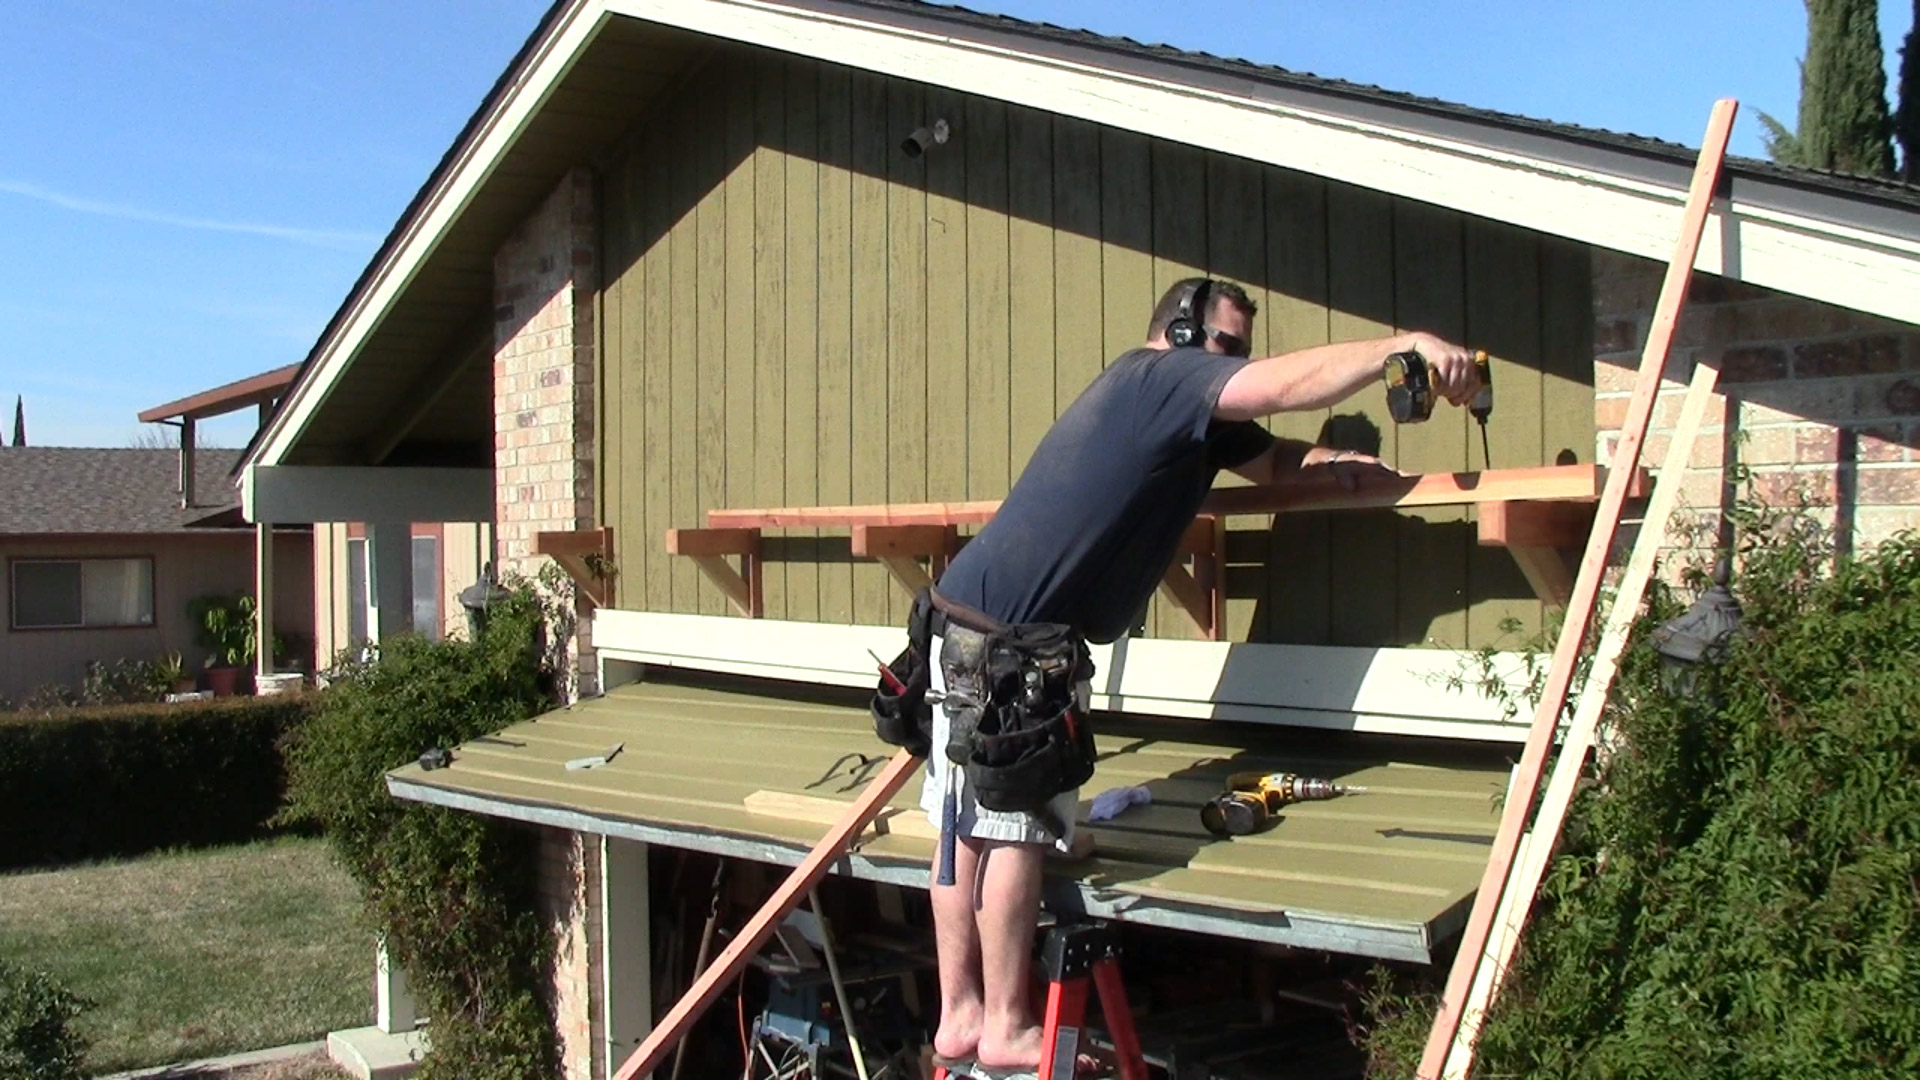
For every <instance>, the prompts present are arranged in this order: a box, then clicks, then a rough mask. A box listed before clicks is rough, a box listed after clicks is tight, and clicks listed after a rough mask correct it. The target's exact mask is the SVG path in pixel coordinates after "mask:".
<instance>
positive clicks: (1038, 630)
mask: <svg viewBox="0 0 1920 1080" xmlns="http://www.w3.org/2000/svg"><path fill="white" fill-rule="evenodd" d="M934 637H940V638H942V639H943V641H944V642H945V646H944V648H943V653H945V655H944V656H943V657H942V658H941V660H942V663H943V665H944V673H945V674H946V676H947V679H946V682H947V698H946V701H945V702H944V707H945V708H946V709H947V714H948V716H949V718H950V721H951V722H950V724H949V728H950V735H949V738H948V742H947V746H946V747H945V748H944V751H945V753H946V755H947V759H948V760H949V761H951V762H953V763H954V764H955V765H956V766H959V767H960V768H962V769H964V770H965V772H966V776H967V782H968V784H969V785H971V786H972V788H973V791H974V795H975V798H977V799H978V800H979V802H980V805H981V806H983V807H985V808H987V809H989V810H997V811H1020V812H1025V813H1036V812H1039V811H1040V810H1041V809H1043V808H1044V807H1045V806H1046V804H1047V802H1048V801H1049V800H1050V799H1052V798H1053V797H1054V796H1055V795H1058V794H1060V793H1061V792H1063V791H1069V790H1072V789H1073V788H1076V787H1079V786H1080V785H1081V784H1083V783H1085V782H1086V781H1087V780H1088V779H1089V778H1091V777H1092V776H1093V766H1094V745H1093V726H1092V724H1091V722H1090V721H1089V718H1088V716H1087V715H1086V710H1085V709H1084V708H1083V707H1082V703H1081V701H1080V699H1079V688H1080V686H1081V685H1083V684H1085V683H1086V682H1087V681H1089V680H1090V679H1092V677H1093V658H1092V656H1091V655H1090V654H1089V653H1088V651H1087V642H1086V639H1085V638H1084V637H1082V636H1081V635H1080V634H1079V633H1078V632H1076V631H1075V630H1074V629H1073V628H1072V627H1070V626H1066V625H1063V624H1059V623H1021V624H1018V625H1008V624H1005V623H1001V622H999V621H997V620H994V619H991V618H988V617H986V616H985V615H983V614H981V613H980V612H978V611H975V610H973V609H971V608H969V607H966V606H965V605H962V604H957V603H954V602H952V601H950V600H948V599H946V598H945V597H943V596H940V595H939V594H938V593H937V592H935V591H933V590H930V589H923V590H921V592H920V594H919V595H918V596H916V597H915V598H914V604H913V610H912V614H911V615H910V617H909V619H908V624H907V638H908V644H907V648H906V650H905V651H904V652H902V653H901V657H900V659H898V660H896V661H895V662H894V663H893V664H890V665H888V666H889V667H890V668H892V670H893V672H894V674H895V676H896V677H898V678H899V679H900V681H901V682H902V683H903V684H905V686H906V688H907V691H906V693H904V694H902V693H899V692H897V691H895V690H892V689H890V688H889V687H888V686H887V685H886V684H885V682H884V681H883V682H882V685H881V686H880V687H879V688H878V690H877V692H876V693H875V695H874V699H873V706H872V708H873V715H874V726H875V731H876V732H877V733H878V734H879V736H880V738H881V739H882V740H884V741H886V742H888V743H891V744H892V745H895V746H904V747H906V748H907V749H908V750H910V751H912V752H913V753H914V754H916V755H917V756H921V757H924V756H926V754H927V753H928V752H930V751H931V749H932V747H931V745H930V744H931V723H932V718H933V714H932V710H931V709H930V708H929V707H928V706H927V705H926V692H927V687H928V685H929V681H930V679H931V672H930V669H929V668H928V666H927V665H928V657H929V651H930V649H931V646H932V639H933V638H934ZM916 678H917V679H918V680H919V681H918V682H916V681H915V679H916Z"/></svg>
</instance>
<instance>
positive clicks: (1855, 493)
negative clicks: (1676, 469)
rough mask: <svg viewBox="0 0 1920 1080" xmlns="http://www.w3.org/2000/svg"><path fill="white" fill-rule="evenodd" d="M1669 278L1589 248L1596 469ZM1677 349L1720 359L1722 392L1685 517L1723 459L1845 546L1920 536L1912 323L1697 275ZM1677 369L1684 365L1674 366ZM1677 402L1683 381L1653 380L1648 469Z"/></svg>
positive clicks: (1711, 496)
mask: <svg viewBox="0 0 1920 1080" xmlns="http://www.w3.org/2000/svg"><path fill="white" fill-rule="evenodd" d="M1665 272H1666V267H1665V265H1664V264H1661V263H1656V262H1653V261H1652V260H1648V259H1641V258H1636V257H1633V256H1628V255H1621V254H1618V253H1614V252H1602V251H1596V252H1595V254H1594V265H1593V293H1594V322H1595V325H1594V348H1595V352H1596V353H1597V354H1598V355H1597V357H1596V360H1595V367H1594V410H1595V420H1596V427H1597V428H1598V429H1599V435H1598V438H1599V446H1598V447H1597V448H1596V452H1597V460H1599V461H1601V462H1602V463H1605V462H1607V461H1608V459H1609V457H1610V456H1611V453H1612V450H1613V448H1614V444H1615V443H1616V442H1617V441H1618V439H1619V434H1618V432H1619V429H1620V425H1621V422H1622V421H1623V420H1624V419H1625V417H1626V411H1627V401H1628V398H1629V397H1631V391H1632V389H1633V380H1634V375H1635V369H1636V368H1637V367H1638V365H1639V363H1640V350H1641V349H1642V348H1643V347H1644V345H1645V343H1646V338H1647V332H1648V329H1649V326H1650V324H1651V322H1652V318H1653V309H1654V305H1655V303H1656V302H1657V300H1658V298H1659V295H1660V284H1661V280H1662V278H1663V276H1664V275H1665ZM1674 353H1675V356H1676V358H1678V357H1679V356H1681V355H1682V354H1685V355H1686V356H1688V357H1690V358H1695V359H1698V358H1703V357H1706V358H1712V357H1717V358H1718V359H1719V362H1720V386H1719V389H1720V393H1719V394H1717V395H1716V396H1715V399H1714V401H1713V403H1712V404H1711V405H1710V406H1709V408H1708V410H1707V417H1706V427H1705V428H1704V429H1703V430H1702V432H1701V435H1700V437H1699V438H1698V439H1697V440H1695V442H1694V445H1693V449H1692V452H1691V455H1690V466H1691V467H1690V470H1689V473H1688V476H1687V483H1686V487H1685V488H1684V489H1683V491H1684V496H1685V497H1684V499H1683V503H1682V507H1683V512H1686V511H1688V510H1691V511H1692V512H1693V513H1692V520H1694V521H1699V520H1702V519H1705V518H1708V517H1710V516H1711V515H1712V514H1713V512H1714V511H1716V510H1717V509H1718V508H1719V507H1720V506H1721V505H1722V504H1723V501H1724V499H1725V488H1726V485H1725V483H1724V482H1723V478H1724V468H1723V467H1724V465H1725V464H1726V463H1727V462H1730V461H1731V462H1739V463H1741V464H1744V465H1746V466H1748V467H1749V468H1750V469H1751V470H1752V472H1753V477H1754V491H1755V492H1756V493H1757V494H1759V495H1760V496H1761V497H1762V498H1765V499H1767V500H1768V501H1771V502H1776V503H1790V502H1791V501H1793V500H1795V499H1798V498H1802V497H1804V498H1806V499H1807V500H1808V501H1809V502H1811V503H1813V504H1816V505H1817V506H1819V507H1820V508H1821V509H1820V511H1819V514H1820V516H1822V518H1823V519H1824V520H1826V521H1827V522H1828V523H1829V524H1831V525H1832V526H1833V527H1834V529H1835V539H1836V541H1837V542H1838V543H1839V544H1840V545H1841V547H1842V549H1843V550H1849V549H1850V550H1854V551H1860V550H1864V549H1866V548H1868V547H1871V546H1872V545H1873V544H1875V543H1877V542H1879V541H1880V540H1883V539H1885V538H1886V537H1887V536H1889V535H1891V534H1892V533H1894V532H1896V531H1898V530H1900V529H1904V528H1920V452H1917V451H1916V450H1915V446H1916V445H1917V444H1920V327H1916V326H1913V325H1911V324H1907V323H1900V322H1894V321H1891V320H1888V319H1882V318H1878V317H1876V316H1872V315H1865V314H1862V313H1860V312H1857V311H1850V310H1848V309H1845V308H1840V307H1835V306H1833V305H1831V304H1823V303H1818V302H1815V301H1812V300H1807V299H1804V298H1801V297H1795V296H1787V295H1783V294H1780V293H1776V292H1772V291H1770V290H1767V289H1761V288H1757V287H1755V286H1750V285H1744V284H1741V283H1738V282H1733V281H1728V280H1726V279H1724V278H1719V277H1714V276H1712V275H1707V274H1697V275H1695V278H1694V282H1693V286H1692V288H1691V289H1690V291H1689V293H1688V300H1687V309H1686V311H1685V312H1684V313H1683V315H1682V317H1681V321H1680V326H1679V327H1678V329H1677V332H1676V334H1675V339H1674ZM1676 369H1677V370H1681V371H1683V372H1684V371H1687V370H1689V369H1688V367H1687V366H1686V365H1680V364H1670V365H1669V370H1670V371H1671V370H1676ZM1683 377H1684V376H1683ZM1685 396H1686V385H1685V383H1684V381H1674V380H1672V379H1669V380H1667V381H1666V382H1664V383H1663V384H1662V386H1661V394H1660V400H1659V402H1658V404H1657V405H1656V406H1655V408H1654V414H1653V426H1652V427H1651V428H1650V429H1649V433H1648V437H1647V441H1646V446H1645V449H1644V451H1643V453H1642V458H1641V461H1642V463H1643V464H1647V465H1651V466H1653V467H1656V468H1657V467H1658V466H1659V465H1660V464H1661V463H1662V462H1663V461H1665V459H1666V454H1667V447H1668V444H1669V437H1670V433H1671V432H1672V429H1673V425H1674V423H1675V421H1676V420H1677V418H1678V416H1679V413H1680V403H1681V399H1682V398H1684V397H1685ZM1683 524H1684V523H1680V522H1676V525H1677V526H1680V525H1683ZM1707 542H1709V543H1710V542H1711V537H1708V540H1707Z"/></svg>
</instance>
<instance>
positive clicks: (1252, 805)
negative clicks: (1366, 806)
mask: <svg viewBox="0 0 1920 1080" xmlns="http://www.w3.org/2000/svg"><path fill="white" fill-rule="evenodd" d="M1365 790H1367V789H1366V788H1363V787H1349V786H1347V785H1344V784H1336V783H1334V782H1333V781H1331V780H1322V779H1319V778H1316V777H1310V776H1296V775H1294V774H1293V773H1284V772H1277V773H1263V772H1243V773H1234V774H1233V775H1232V776H1229V777H1227V790H1225V791H1223V792H1221V793H1220V794H1218V795H1216V796H1214V797H1213V798H1211V799H1208V800H1207V802H1206V805H1204V806H1202V807H1200V823H1201V824H1202V825H1205V826H1206V827H1207V831H1208V832H1210V833H1212V834H1214V835H1215V836H1245V835H1247V834H1248V833H1256V832H1259V831H1260V830H1261V829H1264V828H1266V827H1267V825H1268V823H1270V822H1271V821H1272V820H1273V815H1275V814H1277V813H1279V812H1280V808H1281V807H1282V806H1285V805H1286V804H1288V803H1291V802H1306V801H1310V800H1315V799H1331V798H1334V797H1335V796H1339V795H1345V794H1348V793H1350V792H1359V791H1365Z"/></svg>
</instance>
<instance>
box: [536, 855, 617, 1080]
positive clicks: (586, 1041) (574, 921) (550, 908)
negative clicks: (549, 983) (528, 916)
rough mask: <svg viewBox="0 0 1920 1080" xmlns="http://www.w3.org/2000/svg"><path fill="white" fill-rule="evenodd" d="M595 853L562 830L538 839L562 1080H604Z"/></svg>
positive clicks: (596, 856)
mask: <svg viewBox="0 0 1920 1080" xmlns="http://www.w3.org/2000/svg"><path fill="white" fill-rule="evenodd" d="M599 859H600V847H599V845H598V844H597V843H595V842H594V838H593V837H590V836H585V835H583V834H581V833H577V832H570V831H568V830H566V829H542V830H541V835H540V870H539V873H540V881H539V890H540V892H539V898H540V915H541V917H542V919H544V920H545V922H546V925H547V926H549V927H550V928H551V929H552V933H553V1015H554V1022H555V1025H556V1028H557V1031H558V1034H559V1037H560V1059H561V1076H562V1077H563V1078H564V1080H605V1078H606V1076H607V1068H606V1062H605V1061H602V1060H599V1059H598V1057H597V1055H596V1048H597V1047H599V1046H600V1045H601V1042H602V1038H601V1034H602V1033H601V1018H600V1014H601V1009H600V1003H599V997H600V992H599V989H598V988H599V986H600V985H601V974H600V968H601V963H600V920H599V915H598V912H599V911H600V866H599Z"/></svg>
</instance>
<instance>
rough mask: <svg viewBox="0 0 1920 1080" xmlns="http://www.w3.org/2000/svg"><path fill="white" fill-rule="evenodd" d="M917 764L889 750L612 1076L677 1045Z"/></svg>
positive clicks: (633, 1071) (630, 1078)
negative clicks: (836, 817) (882, 762)
mask: <svg viewBox="0 0 1920 1080" xmlns="http://www.w3.org/2000/svg"><path fill="white" fill-rule="evenodd" d="M920 769H921V763H920V759H919V758H916V757H914V756H913V755H912V754H909V753H907V752H906V751H905V750H901V751H899V752H897V753H895V754H894V755H893V758H892V759H891V760H889V761H888V762H887V767H886V768H885V769H884V770H882V771H881V773H880V775H879V776H878V777H876V778H875V779H874V780H873V782H872V783H870V784H868V785H867V788H866V790H865V791H862V792H861V793H860V798H858V799H856V800H855V801H854V803H853V805H852V806H850V807H848V808H847V811H846V813H845V814H844V815H843V816H842V817H841V818H840V819H839V820H838V821H836V822H835V823H834V824H833V826H832V827H831V828H829V829H828V830H827V834H826V835H825V836H823V837H821V838H820V842H819V843H817V844H815V845H813V850H811V851H809V852H808V853H807V857H806V858H805V859H803V860H801V862H800V865H799V866H797V867H795V868H794V871H793V873H791V874H789V875H788V876H787V879H786V880H785V881H783V882H781V883H780V887H779V888H778V889H775V890H774V893H773V896H772V897H771V898H769V899H768V900H767V902H766V904H765V905H763V906H762V907H761V908H760V910H759V911H757V912H755V913H754V915H753V918H751V919H748V920H747V924H746V925H745V926H742V927H741V928H740V930H739V932H738V933H736V934H734V936H733V940H732V941H731V942H729V943H728V944H727V947H726V949H725V950H724V951H723V952H721V954H720V956H719V958H718V959H716V960H714V962H713V963H712V964H711V965H709V966H708V967H707V970H705V971H703V972H701V973H700V975H699V977H698V978H696V979H694V981H693V985H692V986H690V987H688V988H687V992H686V994H685V996H683V997H681V999H680V1000H679V1001H677V1002H675V1003H674V1005H673V1008H671V1009H669V1010H667V1014H666V1016H664V1017H662V1018H661V1020H660V1023H659V1026H657V1027H655V1028H654V1029H653V1031H652V1032H651V1033H650V1034H649V1035H648V1036H647V1038H646V1041H645V1042H643V1043H641V1044H640V1049H638V1050H636V1051H634V1052H633V1056H632V1057H630V1058H628V1059H627V1061H626V1064H624V1065H622V1066H620V1071H619V1072H618V1073H615V1074H614V1080H635V1077H640V1076H646V1075H648V1074H650V1073H651V1072H653V1070H654V1069H656V1068H658V1067H659V1065H660V1063H661V1062H663V1061H665V1060H666V1057H667V1052H668V1051H670V1050H672V1049H673V1048H674V1047H675V1046H676V1045H678V1044H679V1042H680V1040H681V1039H682V1038H683V1037H684V1036H685V1035H686V1033H687V1032H688V1030H690V1029H691V1028H692V1027H693V1025H694V1022H695V1021H697V1020H699V1019H700V1016H701V1014H702V1013H705V1012H706V1011H707V1007H708V1006H710V1005H712V1004H713V1001H714V999H715V998H717V997H719V996H720V993H721V991H723V990H725V989H726V987H727V986H729V985H730V984H732V982H733V980H734V978H735V977H736V976H738V975H739V973H740V971H741V969H742V968H744V967H746V965H747V961H748V960H750V959H751V958H752V957H753V955H754V954H755V953H757V952H759V951H760V949H761V947H762V946H764V945H765V944H766V942H767V939H768V938H769V937H771V936H773V931H774V929H775V928H776V927H778V926H779V925H780V923H781V920H783V919H785V918H786V917H787V913H788V912H790V911H792V910H793V909H794V908H795V907H797V906H799V904H800V901H802V900H804V899H806V897H807V895H808V894H809V893H811V892H812V891H813V888H814V886H815V885H818V884H819V883H820V879H821V878H824V877H826V876H827V871H829V870H831V869H832V868H833V864H834V863H836V862H839V861H840V860H841V859H842V858H844V857H845V856H846V853H847V846H848V844H850V843H851V842H852V841H853V839H854V838H855V837H857V836H859V835H860V834H861V832H862V831H864V830H865V829H866V827H867V825H868V823H869V822H871V821H872V820H873V819H874V817H875V816H876V815H878V814H879V813H880V812H881V811H882V810H883V809H884V808H885V807H886V805H887V803H888V801H889V800H891V799H892V798H893V797H894V795H896V794H898V793H899V791H900V789H901V788H902V787H904V786H906V783H907V781H908V780H911V779H913V778H914V777H915V776H918V775H919V773H920Z"/></svg>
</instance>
